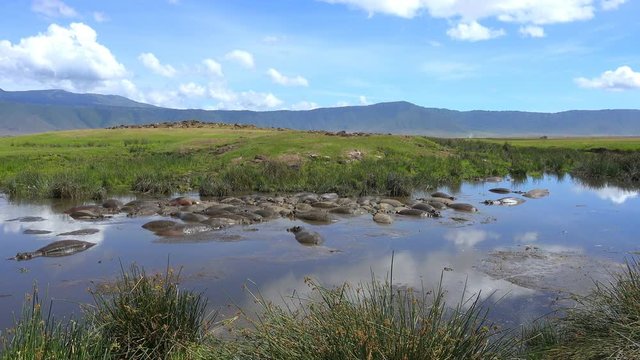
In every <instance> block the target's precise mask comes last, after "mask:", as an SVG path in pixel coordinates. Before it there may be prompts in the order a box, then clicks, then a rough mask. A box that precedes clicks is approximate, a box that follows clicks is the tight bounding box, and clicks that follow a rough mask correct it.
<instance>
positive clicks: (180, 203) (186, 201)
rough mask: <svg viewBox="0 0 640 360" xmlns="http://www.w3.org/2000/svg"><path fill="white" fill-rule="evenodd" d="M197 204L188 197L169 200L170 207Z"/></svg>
mask: <svg viewBox="0 0 640 360" xmlns="http://www.w3.org/2000/svg"><path fill="white" fill-rule="evenodd" d="M197 203H198V201H197V200H194V199H191V198H188V197H183V196H180V197H177V198H175V199H171V200H169V205H171V206H189V205H194V204H197Z"/></svg>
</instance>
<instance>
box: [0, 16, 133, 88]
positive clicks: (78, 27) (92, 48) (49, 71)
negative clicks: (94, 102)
mask: <svg viewBox="0 0 640 360" xmlns="http://www.w3.org/2000/svg"><path fill="white" fill-rule="evenodd" d="M126 76H127V71H126V69H125V67H124V65H122V64H121V63H119V62H118V61H117V60H116V58H115V56H114V55H113V54H112V53H111V51H110V50H109V49H108V48H107V47H105V46H104V45H102V44H100V43H99V42H98V41H97V34H96V32H95V31H94V30H93V29H92V28H91V27H89V26H87V25H85V24H83V23H72V24H70V25H69V27H62V26H59V25H56V24H52V25H50V26H49V28H48V29H47V32H45V33H41V34H38V35H34V36H31V37H27V38H23V39H21V40H20V42H18V43H16V44H12V43H11V42H9V41H7V40H0V78H4V79H5V80H6V81H14V82H17V83H26V82H31V83H35V84H40V85H41V86H47V87H59V88H63V89H67V90H70V91H90V90H95V89H104V88H119V89H127V88H129V89H131V85H132V83H130V82H128V83H126V82H125V83H123V82H122V81H123V80H126V79H125V78H126Z"/></svg>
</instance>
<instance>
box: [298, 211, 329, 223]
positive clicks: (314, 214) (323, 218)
mask: <svg viewBox="0 0 640 360" xmlns="http://www.w3.org/2000/svg"><path fill="white" fill-rule="evenodd" d="M293 214H294V216H295V217H296V218H297V219H300V220H306V221H311V222H315V223H324V224H330V223H331V222H332V221H333V219H332V218H331V216H330V215H329V213H328V212H326V211H322V210H311V211H304V212H302V211H294V213H293Z"/></svg>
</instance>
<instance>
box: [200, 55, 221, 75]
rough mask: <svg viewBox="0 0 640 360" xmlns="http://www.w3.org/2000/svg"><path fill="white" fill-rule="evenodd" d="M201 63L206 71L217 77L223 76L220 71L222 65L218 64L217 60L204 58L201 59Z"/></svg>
mask: <svg viewBox="0 0 640 360" xmlns="http://www.w3.org/2000/svg"><path fill="white" fill-rule="evenodd" d="M202 63H203V64H204V66H205V68H206V70H207V73H209V74H211V75H214V76H218V77H223V76H224V74H223V73H222V65H220V63H219V62H217V61H215V60H213V59H204V60H202Z"/></svg>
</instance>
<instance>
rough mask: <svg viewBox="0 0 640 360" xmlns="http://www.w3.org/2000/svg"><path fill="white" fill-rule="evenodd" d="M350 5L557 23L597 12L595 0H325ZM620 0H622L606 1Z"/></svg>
mask: <svg viewBox="0 0 640 360" xmlns="http://www.w3.org/2000/svg"><path fill="white" fill-rule="evenodd" d="M324 1H325V2H328V3H331V4H346V5H349V6H351V7H355V8H360V9H362V10H365V11H367V12H368V13H369V14H370V15H372V14H374V13H382V14H388V15H394V16H400V17H404V18H412V17H415V16H417V15H420V14H422V13H425V12H426V13H429V15H431V16H432V17H436V18H460V19H462V20H463V21H465V22H469V21H475V20H479V19H484V18H491V17H495V18H497V19H498V20H500V21H506V22H517V23H532V24H553V23H563V22H572V21H576V20H587V19H590V18H592V17H593V15H594V6H593V2H594V0H563V1H557V0H536V1H514V0H484V1H468V0H324ZM604 1H605V2H607V1H612V2H615V1H620V0H604Z"/></svg>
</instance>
